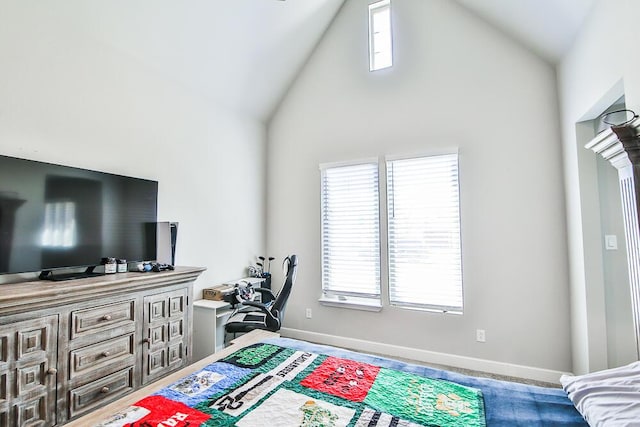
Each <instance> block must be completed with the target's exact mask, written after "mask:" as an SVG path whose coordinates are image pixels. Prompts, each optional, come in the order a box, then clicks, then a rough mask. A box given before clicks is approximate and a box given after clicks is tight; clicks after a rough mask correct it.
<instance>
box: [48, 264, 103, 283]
mask: <svg viewBox="0 0 640 427" xmlns="http://www.w3.org/2000/svg"><path fill="white" fill-rule="evenodd" d="M95 268H96V267H95V266H91V267H87V269H86V270H85V271H81V272H77V273H63V274H53V271H51V270H43V271H42V272H41V273H40V276H38V278H39V279H40V280H51V281H52V282H62V281H64V280H74V279H85V278H87V277H97V276H104V273H94V271H93V270H94V269H95Z"/></svg>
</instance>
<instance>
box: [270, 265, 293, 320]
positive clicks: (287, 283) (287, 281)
mask: <svg viewBox="0 0 640 427" xmlns="http://www.w3.org/2000/svg"><path fill="white" fill-rule="evenodd" d="M284 263H285V265H286V267H287V272H286V275H285V278H284V284H283V285H282V288H281V289H280V292H278V295H277V296H276V299H275V301H274V302H273V304H272V305H271V307H270V308H269V310H270V311H271V314H273V315H274V317H276V318H278V319H279V320H280V323H282V319H283V318H284V309H285V307H286V305H287V300H288V299H289V295H291V288H293V284H294V283H295V281H296V274H297V272H298V256H297V255H289V256H288V257H287V258H285V259H284Z"/></svg>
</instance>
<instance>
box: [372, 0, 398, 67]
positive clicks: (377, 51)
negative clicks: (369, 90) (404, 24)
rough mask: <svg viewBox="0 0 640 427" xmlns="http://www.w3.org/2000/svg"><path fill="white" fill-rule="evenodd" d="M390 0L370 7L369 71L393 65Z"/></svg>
mask: <svg viewBox="0 0 640 427" xmlns="http://www.w3.org/2000/svg"><path fill="white" fill-rule="evenodd" d="M392 49H393V44H392V34H391V4H390V0H382V1H379V2H376V3H373V4H370V5H369V70H370V71H375V70H381V69H383V68H387V67H391V66H392V65H393V53H392Z"/></svg>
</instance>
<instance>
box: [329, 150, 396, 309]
mask: <svg viewBox="0 0 640 427" xmlns="http://www.w3.org/2000/svg"><path fill="white" fill-rule="evenodd" d="M361 165H370V166H374V167H375V171H376V172H375V173H376V177H377V185H375V191H376V194H377V199H378V201H377V205H376V209H375V212H376V215H377V230H376V234H377V236H376V237H377V245H378V247H377V277H376V280H377V284H376V285H377V288H378V292H377V295H373V294H366V293H358V292H340V291H335V290H327V289H326V287H325V283H326V275H325V249H326V247H325V231H326V230H325V222H326V221H325V214H326V212H325V208H326V206H325V179H326V171H327V170H329V169H337V168H345V167H356V166H361ZM319 169H320V228H321V231H320V240H321V242H320V246H321V247H320V261H321V266H320V270H321V290H322V296H321V298H320V300H319V301H320V303H321V304H323V305H329V306H338V307H347V308H353V309H360V310H367V311H379V310H380V309H381V308H382V296H383V293H384V288H383V284H382V279H383V274H382V265H381V262H382V253H381V251H382V240H381V237H382V232H381V226H382V223H383V218H382V217H381V212H380V206H381V201H380V197H381V194H382V193H381V189H380V185H381V184H380V181H381V180H380V177H381V171H380V159H378V158H377V157H373V158H365V159H359V160H352V161H345V162H333V163H322V164H320V166H319Z"/></svg>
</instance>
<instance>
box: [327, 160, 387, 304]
mask: <svg viewBox="0 0 640 427" xmlns="http://www.w3.org/2000/svg"><path fill="white" fill-rule="evenodd" d="M321 192H322V290H323V292H324V293H325V294H333V295H350V296H359V297H371V298H379V297H380V228H379V224H380V220H379V211H378V209H379V207H378V206H379V205H378V165H377V163H364V164H352V165H347V166H339V167H325V168H323V169H322V191H321Z"/></svg>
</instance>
